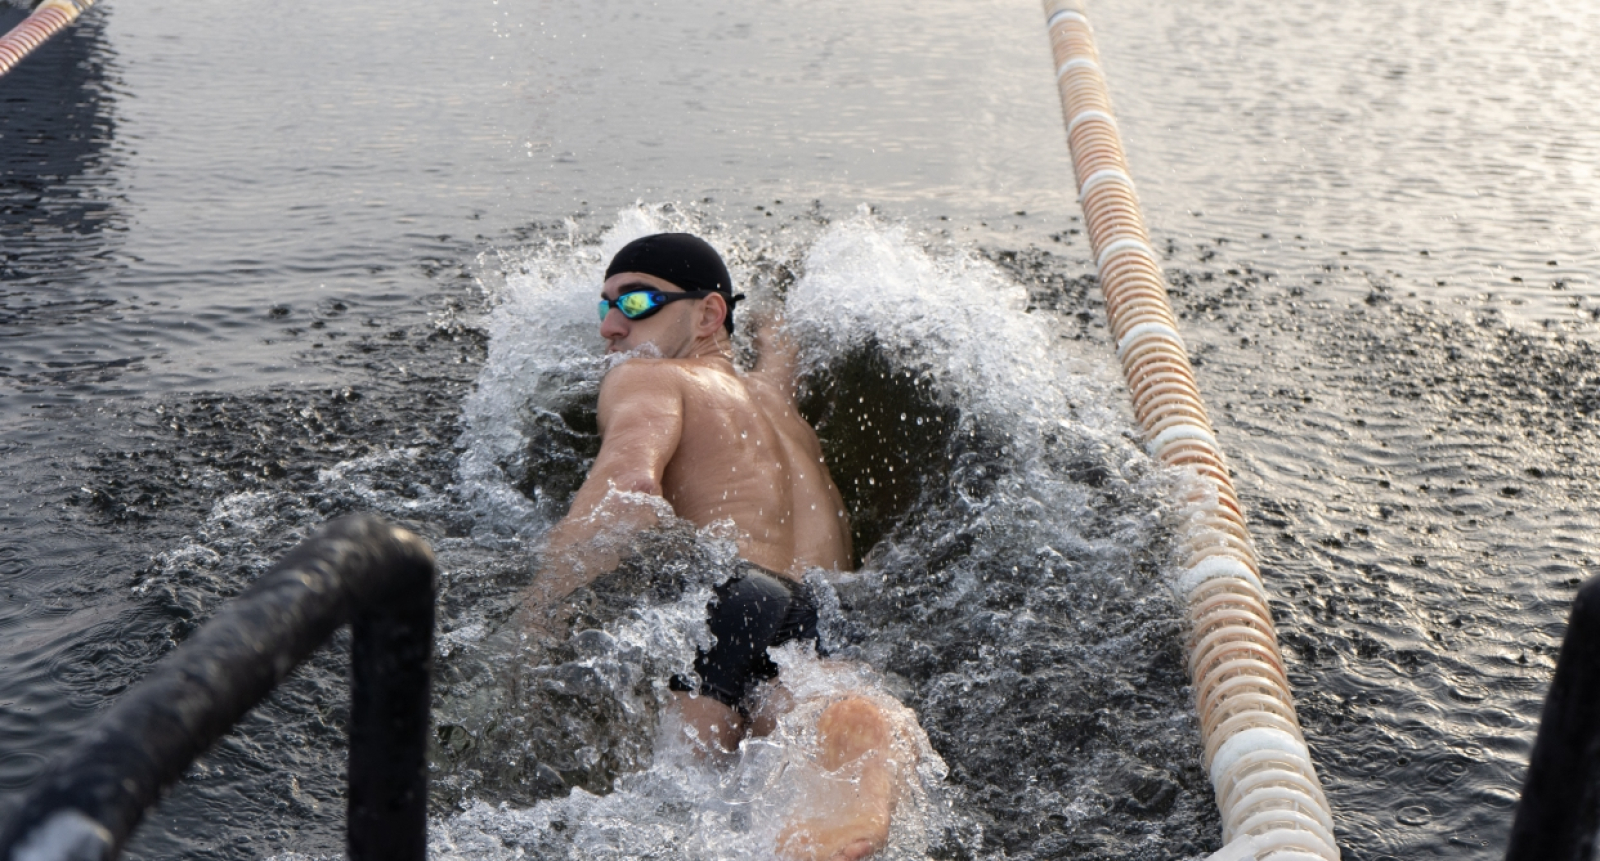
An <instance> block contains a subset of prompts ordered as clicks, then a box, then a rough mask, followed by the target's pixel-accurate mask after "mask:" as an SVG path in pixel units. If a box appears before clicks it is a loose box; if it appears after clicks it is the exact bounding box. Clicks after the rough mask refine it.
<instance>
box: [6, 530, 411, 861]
mask: <svg viewBox="0 0 1600 861" xmlns="http://www.w3.org/2000/svg"><path fill="white" fill-rule="evenodd" d="M434 579H435V574H434V562H433V552H432V551H431V550H429V549H428V546H427V544H426V543H424V542H423V541H422V539H420V538H418V537H417V536H416V535H413V534H412V533H410V532H407V531H405V530H403V529H399V528H396V527H393V526H390V525H389V524H387V523H384V522H383V521H381V520H379V519H378V518H376V517H371V516H366V515H359V516H354V517H347V518H344V519H341V520H337V521H334V522H333V523H330V524H328V525H327V526H325V527H323V529H322V530H321V531H319V532H318V533H317V534H316V535H314V536H312V537H311V538H309V539H307V540H306V541H304V542H302V543H301V544H300V545H299V546H297V547H295V548H294V549H293V550H291V551H290V552H289V553H288V555H286V556H284V558H283V559H282V560H281V561H280V562H279V563H278V564H277V565H276V566H274V567H273V568H272V570H271V571H268V572H267V573H266V574H265V575H263V576H262V577H261V578H260V579H259V580H257V581H256V582H255V584H254V585H252V586H251V587H250V588H249V589H247V590H245V592H244V593H243V594H241V595H240V596H238V597H237V598H235V599H234V600H232V601H230V602H229V603H228V604H227V605H226V606H224V607H223V608H222V610H221V611H220V612H219V613H217V615H216V616H215V617H213V618H212V619H211V621H209V622H207V623H206V624H205V625H204V626H203V627H202V628H200V630H199V631H197V632H196V633H195V634H194V636H192V637H190V638H189V639H188V640H187V641H186V642H185V643H184V644H183V645H182V646H180V647H179V648H178V649H177V651H175V652H174V653H173V654H172V655H170V656H169V657H167V658H166V659H165V660H163V661H162V662H161V663H159V664H158V665H157V666H156V668H155V669H154V670H152V671H151V672H150V674H149V675H148V676H146V677H145V678H144V679H143V680H141V681H140V682H139V683H138V684H137V685H135V686H134V687H133V688H132V689H131V690H129V691H128V693H127V694H125V695H124V696H123V697H122V698H121V699H119V700H118V701H117V702H116V703H115V704H114V705H112V706H111V708H110V709H109V710H108V711H107V712H106V713H105V714H104V715H102V716H101V717H100V719H99V720H98V721H97V722H96V723H95V724H94V726H93V727H92V728H91V729H90V730H89V731H88V732H87V733H85V734H84V735H83V736H82V737H81V738H80V739H79V741H78V742H77V743H76V744H75V745H73V746H72V747H71V748H70V749H68V750H67V751H66V752H65V753H64V754H63V755H62V756H60V757H59V758H58V759H57V760H56V761H55V763H53V764H52V766H51V768H50V770H49V771H48V772H47V774H46V776H45V777H44V778H42V779H41V780H40V781H39V782H38V783H36V784H35V786H34V788H33V790H32V792H31V794H30V795H29V796H28V797H27V798H26V800H25V801H24V802H23V804H22V806H21V807H20V808H19V809H18V810H17V812H16V814H15V815H14V816H12V817H11V819H10V820H9V821H8V822H7V823H6V824H5V826H4V828H3V829H0V859H4V861H90V859H92V861H108V859H114V858H116V857H117V855H118V854H119V853H120V852H121V851H122V848H123V846H124V845H125V844H126V843H127V841H128V838H129V836H130V835H131V834H132V833H133V830H134V827H135V826H137V825H138V823H139V820H140V819H141V818H142V817H143V816H144V811H145V810H146V809H148V808H149V807H151V806H152V805H154V804H155V803H156V801H157V800H158V798H159V797H160V794H161V791H162V790H163V789H165V788H166V787H168V786H170V785H171V784H173V783H174V782H176V781H177V780H178V778H179V777H180V776H181V775H182V774H183V772H184V771H185V770H186V769H188V767H189V765H190V764H191V763H193V762H194V760H195V759H196V758H197V757H198V756H200V754H201V753H203V752H204V751H205V750H206V749H207V748H209V747H210V746H211V745H212V743H213V742H215V741H216V740H217V739H219V738H221V737H222V736H223V735H224V734H225V733H227V732H228V730H229V729H231V728H232V727H233V725H234V724H235V723H236V722H237V721H238V720H239V719H240V718H241V717H243V716H244V715H245V713H246V712H248V711H249V710H250V709H251V708H253V707H254V706H255V705H256V704H257V703H259V702H261V700H263V699H265V698H266V696H267V694H269V693H271V692H272V689H273V688H275V687H277V685H278V684H279V683H280V682H282V681H283V679H284V678H285V677H286V676H288V674H289V672H290V671H291V670H293V669H294V667H295V666H296V665H298V664H299V663H300V662H301V661H302V660H304V659H305V658H306V657H307V656H308V655H310V654H311V652H313V651H315V650H316V648H317V647H318V646H320V645H322V643H324V642H325V641H327V639H328V637H329V636H331V635H332V634H333V632H334V631H335V630H337V629H338V628H339V627H340V626H341V625H343V624H345V623H346V622H349V623H350V625H351V629H352V633H353V635H354V636H353V644H352V648H351V676H352V679H351V696H350V699H351V704H350V764H349V781H350V792H349V799H348V817H349V819H348V823H347V829H348V836H347V839H348V842H349V854H350V858H351V859H354V861H377V859H385V861H389V859H393V861H422V859H423V858H425V856H426V844H427V824H426V812H427V798H428V777H427V767H426V760H425V753H426V746H427V731H428V709H429V677H430V669H431V661H432V657H433V617H434V593H435V584H434Z"/></svg>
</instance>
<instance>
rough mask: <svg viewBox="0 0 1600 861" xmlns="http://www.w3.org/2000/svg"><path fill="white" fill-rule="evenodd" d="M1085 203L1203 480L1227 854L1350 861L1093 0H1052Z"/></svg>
mask: <svg viewBox="0 0 1600 861" xmlns="http://www.w3.org/2000/svg"><path fill="white" fill-rule="evenodd" d="M1044 8H1045V15H1046V16H1048V28H1049V32H1050V46H1051V48H1052V50H1053V51H1054V53H1055V63H1056V81H1057V84H1058V85H1059V87H1060V90H1061V108H1062V111H1063V112H1064V114H1065V118H1066V123H1067V142H1068V145H1069V146H1070V147H1071V151H1072V167H1073V171H1074V172H1075V173H1076V174H1077V176H1076V179H1077V188H1078V196H1079V200H1080V201H1081V202H1082V204H1083V213H1084V218H1085V220H1086V221H1087V222H1088V227H1089V242H1090V244H1091V247H1092V248H1093V250H1094V254H1095V262H1096V264H1097V266H1098V267H1099V274H1100V289H1101V291H1102V292H1103V293H1104V294H1105V303H1106V315H1107V317H1108V318H1109V322H1110V327H1111V333H1112V337H1113V339H1114V341H1115V343H1116V346H1117V358H1118V359H1119V360H1120V361H1121V362H1122V370H1123V373H1124V374H1125V375H1126V377H1127V380H1128V388H1129V391H1130V393H1131V394H1132V396H1133V410H1134V415H1135V416H1136V417H1137V418H1138V420H1139V423H1140V425H1141V426H1142V428H1143V430H1144V434H1145V440H1146V445H1147V446H1148V448H1149V450H1150V453H1151V454H1152V455H1154V456H1155V457H1156V458H1157V459H1158V460H1160V461H1161V462H1162V463H1164V464H1167V465H1169V466H1175V467H1187V468H1189V469H1191V470H1193V472H1194V473H1195V475H1196V477H1197V478H1198V479H1199V481H1198V482H1197V484H1196V485H1195V488H1196V490H1195V493H1194V499H1192V500H1190V501H1191V503H1192V504H1193V506H1194V508H1195V510H1197V511H1198V514H1196V515H1195V516H1194V517H1193V518H1192V519H1191V520H1190V522H1189V523H1188V525H1187V527H1186V529H1185V532H1184V534H1183V535H1182V536H1181V540H1182V550H1183V554H1184V556H1185V562H1184V563H1183V564H1184V567H1185V570H1184V572H1183V574H1182V576H1181V577H1180V578H1179V582H1178V584H1177V586H1178V591H1179V593H1180V595H1181V597H1182V598H1183V599H1184V600H1185V601H1186V602H1187V607H1188V612H1187V615H1188V621H1189V629H1188V643H1187V646H1188V652H1189V671H1190V674H1191V677H1192V678H1193V680H1194V689H1195V701H1196V702H1195V705H1196V708H1197V710H1198V712H1199V715H1200V730H1201V736H1202V739H1203V740H1204V743H1205V758H1206V761H1205V764H1206V767H1207V768H1209V769H1210V773H1211V783H1212V785H1213V786H1214V787H1215V788H1216V795H1217V806H1218V807H1219V808H1220V809H1221V811H1222V822H1223V834H1222V839H1223V841H1224V842H1225V843H1226V844H1228V846H1227V847H1226V848H1225V849H1224V850H1223V851H1222V852H1219V853H1218V855H1217V857H1218V858H1222V857H1226V858H1229V859H1249V858H1256V859H1260V861H1267V859H1271V861H1338V859H1339V848H1338V845H1337V844H1336V843H1335V841H1334V837H1333V816H1332V813H1331V811H1330V810H1329V807H1328V800H1327V798H1326V797H1325V796H1324V795H1323V792H1322V787H1321V785H1320V783H1319V781H1318V778H1317V772H1316V768H1315V767H1314V766H1313V765H1312V762H1311V753H1310V751H1309V750H1308V749H1307V747H1306V741H1305V737H1304V736H1303V735H1302V734H1301V732H1300V722H1299V719H1298V718H1296V716H1295V710H1294V700H1293V698H1292V697H1291V695H1290V693H1289V681H1288V678H1287V675H1286V673H1285V670H1284V662H1283V656H1282V654H1281V653H1280V652H1279V651H1278V638H1277V634H1276V632H1275V631H1274V629H1273V625H1272V614H1271V612H1270V611H1269V610H1268V608H1267V593H1266V588H1265V587H1264V586H1263V585H1262V582H1261V568H1260V565H1259V563H1258V560H1257V558H1256V552H1255V545H1254V543H1253V542H1252V541H1251V540H1250V533H1249V530H1248V528H1247V526H1246V523H1245V517H1244V511H1243V509H1242V508H1241V507H1240V505H1239V498H1238V495H1237V494H1236V493H1235V492H1234V489H1233V482H1232V480H1231V479H1229V477H1228V466H1227V460H1226V459H1225V458H1224V457H1223V456H1222V449H1221V448H1220V447H1219V446H1218V445H1217V438H1216V434H1215V433H1214V432H1213V430H1212V427H1211V420H1210V418H1209V417H1208V415H1207V414H1206V408H1205V404H1204V403H1202V401H1201V399H1200V390H1199V388H1198V387H1197V386H1196V385H1195V379H1194V369H1193V367H1192V366H1191V365H1190V364H1189V354H1188V351H1187V350H1186V349H1185V348H1184V345H1183V338H1182V337H1181V336H1180V335H1179V334H1178V327H1177V320H1176V318H1175V317H1174V316H1173V313H1172V306H1171V304H1170V303H1169V302H1168V301H1167V289H1166V282H1165V280H1164V278H1163V276H1162V272H1161V265H1160V263H1159V262H1158V258H1157V256H1156V252H1155V249H1154V248H1153V247H1152V245H1151V242H1150V235H1149V233H1148V231H1147V230H1146V229H1145V224H1144V215H1143V213H1142V212H1141V210H1140V207H1139V198H1138V195H1137V194H1136V193H1135V191H1134V187H1133V179H1132V178H1131V177H1130V175H1129V171H1128V165H1127V162H1126V160H1125V158H1124V156H1123V149H1122V139H1121V135H1120V133H1119V132H1118V130H1117V121H1116V118H1115V117H1114V116H1113V115H1112V112H1111V99H1110V97H1109V95H1108V92H1107V89H1106V82H1105V77H1104V75H1103V73H1102V71H1101V67H1100V58H1099V55H1098V54H1097V53H1096V51H1095V47H1094V33H1093V31H1092V30H1091V29H1090V27H1089V19H1088V17H1087V16H1086V15H1085V14H1084V7H1083V4H1082V3H1081V2H1079V0H1044Z"/></svg>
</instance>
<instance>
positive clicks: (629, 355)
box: [606, 341, 665, 359]
mask: <svg viewBox="0 0 1600 861" xmlns="http://www.w3.org/2000/svg"><path fill="white" fill-rule="evenodd" d="M606 355H608V356H617V357H618V358H623V359H661V358H665V356H664V354H663V353H662V352H661V348H660V347H658V346H656V345H655V344H652V343H650V342H648V341H646V342H645V343H643V344H636V345H634V346H631V347H629V346H624V345H619V344H607V345H606Z"/></svg>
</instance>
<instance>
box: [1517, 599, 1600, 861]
mask: <svg viewBox="0 0 1600 861" xmlns="http://www.w3.org/2000/svg"><path fill="white" fill-rule="evenodd" d="M1597 827H1600V577H1595V578H1593V579H1591V580H1590V581H1589V582H1588V583H1585V584H1584V585H1583V588H1582V589H1579V590H1578V597H1577V598H1576V599H1575V600H1574V601H1573V602H1572V617H1571V619H1569V620H1568V622H1567V635H1566V637H1565V638H1564V639H1563V640H1562V641H1561V656H1560V658H1559V659H1558V660H1557V661H1556V677H1555V680H1554V681H1552V682H1551V683H1550V695H1549V696H1548V697H1547V698H1546V699H1545V701H1544V713H1543V715H1541V716H1540V719H1539V735H1538V737H1537V738H1536V739H1535V740H1534V743H1533V754H1532V756H1531V757H1530V758H1529V762H1528V778H1527V781H1526V782H1525V783H1524V784H1523V787H1522V800H1521V801H1520V802H1518V803H1517V818H1516V821H1515V822H1514V823H1513V825H1512V826H1511V844H1510V846H1509V848H1508V849H1507V850H1506V861H1590V859H1592V858H1593V857H1594V838H1595V831H1596V829H1597Z"/></svg>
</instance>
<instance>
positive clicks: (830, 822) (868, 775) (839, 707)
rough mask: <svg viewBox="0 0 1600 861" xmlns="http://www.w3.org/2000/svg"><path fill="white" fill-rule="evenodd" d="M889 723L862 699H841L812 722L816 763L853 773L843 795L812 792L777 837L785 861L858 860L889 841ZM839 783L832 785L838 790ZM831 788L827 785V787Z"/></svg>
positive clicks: (891, 806) (891, 798) (835, 771)
mask: <svg viewBox="0 0 1600 861" xmlns="http://www.w3.org/2000/svg"><path fill="white" fill-rule="evenodd" d="M890 742H891V734H890V730H889V722H888V719H887V718H886V717H885V716H884V714H883V712H882V710H880V709H879V708H878V707H877V706H876V705H874V704H873V703H872V702H870V701H868V700H866V699H865V698H862V697H849V698H847V699H843V700H840V701H838V702H836V703H834V704H832V705H830V706H828V707H827V708H826V709H824V710H823V712H822V716H821V717H819V718H818V719H817V748H818V750H817V762H818V764H819V765H821V766H822V767H823V769H825V770H826V771H827V772H829V773H830V774H831V775H838V776H839V777H845V776H846V775H844V774H840V772H843V771H844V770H845V769H847V768H848V769H849V770H850V771H851V772H858V773H857V774H854V775H851V777H853V779H852V780H850V782H849V783H846V784H844V786H843V787H840V788H842V789H843V790H844V791H842V792H840V791H837V790H835V791H831V792H828V793H826V794H827V795H828V796H829V797H819V796H820V795H821V793H816V794H814V796H813V797H810V798H807V799H806V800H805V801H804V802H802V805H803V808H802V811H801V813H802V816H801V818H797V819H796V820H795V821H793V822H791V823H790V824H789V826H788V827H787V828H785V829H784V830H783V833H781V834H780V835H778V852H779V854H780V855H781V856H782V857H784V858H786V859H790V861H857V859H860V858H865V857H867V856H868V855H871V854H872V853H874V852H876V851H878V850H879V849H882V848H883V846H884V844H886V843H888V842H889V816H890V814H892V813H893V811H894V779H893V774H892V773H891V770H890V765H889V745H890ZM838 783H842V781H838V782H834V786H835V787H837V786H838ZM832 788H833V787H830V789H832Z"/></svg>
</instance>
